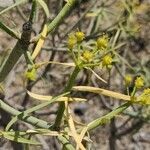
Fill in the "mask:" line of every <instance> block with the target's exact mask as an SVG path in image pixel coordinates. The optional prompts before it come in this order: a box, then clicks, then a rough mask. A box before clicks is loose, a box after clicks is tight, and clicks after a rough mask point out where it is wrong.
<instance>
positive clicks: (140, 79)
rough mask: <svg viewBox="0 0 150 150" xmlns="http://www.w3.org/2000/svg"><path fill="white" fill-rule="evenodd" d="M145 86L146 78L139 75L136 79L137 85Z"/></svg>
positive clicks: (138, 86) (139, 86)
mask: <svg viewBox="0 0 150 150" xmlns="http://www.w3.org/2000/svg"><path fill="white" fill-rule="evenodd" d="M143 86H144V79H143V78H142V77H141V76H140V77H137V78H136V80H135V87H136V88H138V89H139V88H141V87H143Z"/></svg>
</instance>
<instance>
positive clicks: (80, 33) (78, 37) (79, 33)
mask: <svg viewBox="0 0 150 150" xmlns="http://www.w3.org/2000/svg"><path fill="white" fill-rule="evenodd" d="M75 36H76V38H77V41H78V42H81V41H83V39H84V38H85V34H84V33H83V32H80V31H78V32H76V33H75Z"/></svg>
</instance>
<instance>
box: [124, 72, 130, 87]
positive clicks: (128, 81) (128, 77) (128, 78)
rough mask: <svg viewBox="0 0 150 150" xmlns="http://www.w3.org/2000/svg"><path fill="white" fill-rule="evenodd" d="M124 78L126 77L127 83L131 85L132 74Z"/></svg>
mask: <svg viewBox="0 0 150 150" xmlns="http://www.w3.org/2000/svg"><path fill="white" fill-rule="evenodd" d="M124 79H125V85H126V86H129V85H130V84H131V82H132V77H131V75H129V74H127V75H126V76H125V78H124Z"/></svg>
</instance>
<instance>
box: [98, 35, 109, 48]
mask: <svg viewBox="0 0 150 150" xmlns="http://www.w3.org/2000/svg"><path fill="white" fill-rule="evenodd" d="M107 46H108V37H107V36H106V35H104V36H102V37H100V38H98V39H97V48H98V49H102V50H104V49H106V48H107Z"/></svg>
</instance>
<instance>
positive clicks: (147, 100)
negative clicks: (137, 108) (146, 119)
mask: <svg viewBox="0 0 150 150" xmlns="http://www.w3.org/2000/svg"><path fill="white" fill-rule="evenodd" d="M139 101H140V102H141V103H142V104H150V88H147V89H145V90H144V92H143V93H142V94H141V95H140V96H139Z"/></svg>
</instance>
